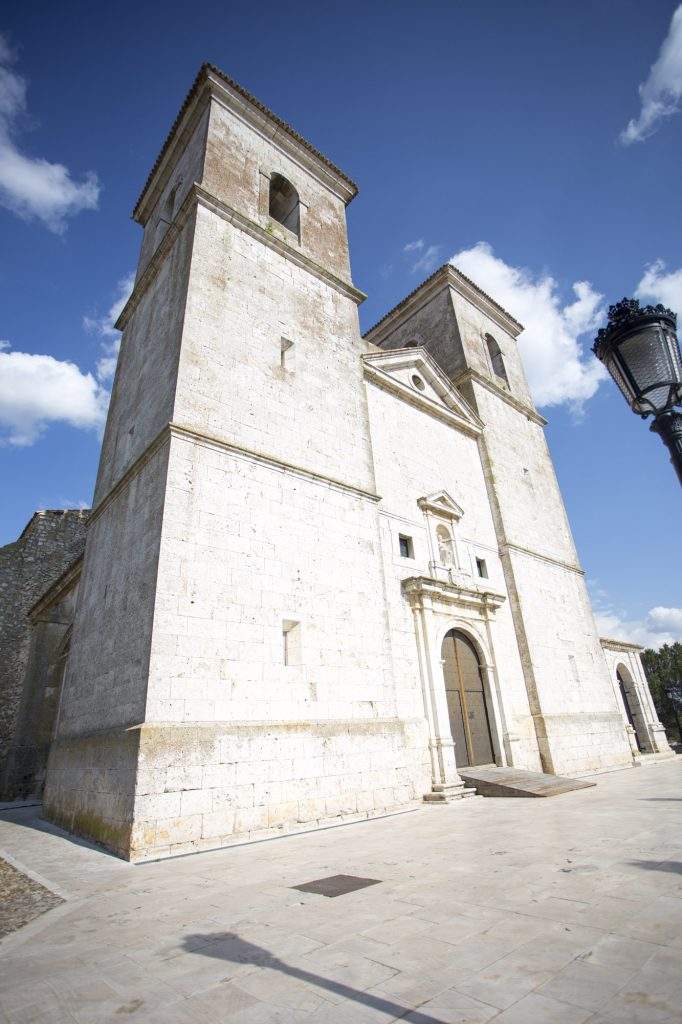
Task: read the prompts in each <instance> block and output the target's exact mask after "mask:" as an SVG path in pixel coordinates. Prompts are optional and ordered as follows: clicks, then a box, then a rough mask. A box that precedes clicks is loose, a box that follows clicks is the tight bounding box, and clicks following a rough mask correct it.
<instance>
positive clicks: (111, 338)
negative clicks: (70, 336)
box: [83, 272, 135, 381]
mask: <svg viewBox="0 0 682 1024" xmlns="http://www.w3.org/2000/svg"><path fill="white" fill-rule="evenodd" d="M134 283H135V274H134V273H132V272H131V273H130V274H126V275H125V277H122V278H121V280H120V281H119V282H118V284H117V285H116V294H115V298H114V301H113V303H112V305H111V306H110V307H109V310H108V312H107V313H105V314H104V316H97V315H95V316H84V317H83V327H84V328H85V330H86V331H87V332H88V333H89V334H97V335H99V336H100V337H101V338H102V339H103V341H102V355H101V357H100V359H99V360H98V362H97V376H98V378H99V379H100V380H101V381H108V380H111V378H112V377H113V376H114V371H115V370H116V361H117V359H118V350H119V348H120V346H121V335H120V332H119V331H117V330H116V328H115V327H114V324H115V323H116V321H117V320H118V318H119V316H120V314H121V310H122V309H123V307H124V306H125V304H126V302H127V301H128V299H129V298H130V293H131V292H132V290H133V285H134Z"/></svg>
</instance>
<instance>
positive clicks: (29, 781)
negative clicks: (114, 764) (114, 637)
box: [4, 560, 80, 800]
mask: <svg viewBox="0 0 682 1024" xmlns="http://www.w3.org/2000/svg"><path fill="white" fill-rule="evenodd" d="M79 565H80V563H79V560H77V561H76V563H75V565H74V566H73V567H72V568H71V569H68V570H67V572H66V573H65V574H64V575H62V576H61V577H60V578H59V580H58V581H57V582H56V583H55V584H54V586H53V587H52V588H50V590H48V591H47V594H46V595H45V596H44V597H42V598H41V599H40V600H39V602H38V604H37V605H36V606H34V608H33V610H32V611H31V613H30V633H31V637H30V649H29V656H28V663H27V666H26V672H25V673H24V684H23V693H22V696H21V702H20V706H19V712H18V715H17V723H16V728H15V730H14V736H13V738H12V743H11V746H10V751H9V755H8V759H7V768H6V771H5V782H4V797H5V799H8V800H10V799H24V798H26V797H30V796H34V797H40V796H41V795H42V792H43V786H44V783H45V772H46V768H47V760H48V756H49V753H50V746H51V744H52V738H53V735H54V729H55V724H56V719H57V713H58V709H59V697H60V693H61V685H62V679H63V676H64V669H65V667H66V663H67V660H68V652H69V640H70V635H71V627H72V625H73V619H74V614H75V608H76V598H77V595H78V577H79V574H80V568H79Z"/></svg>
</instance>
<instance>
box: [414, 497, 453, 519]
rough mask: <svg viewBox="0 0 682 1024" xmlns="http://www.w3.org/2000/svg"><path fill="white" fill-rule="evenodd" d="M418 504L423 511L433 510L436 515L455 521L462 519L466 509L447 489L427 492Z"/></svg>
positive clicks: (418, 500)
mask: <svg viewBox="0 0 682 1024" xmlns="http://www.w3.org/2000/svg"><path fill="white" fill-rule="evenodd" d="M417 504H418V505H419V507H420V509H421V510H422V511H423V512H427V511H428V512H433V513H434V515H437V516H441V517H442V518H444V519H451V520H453V521H454V522H457V520H459V519H461V518H462V516H463V515H464V509H463V508H462V507H461V505H458V504H457V502H456V501H455V499H454V498H452V497H451V496H450V495H449V494H448V492H447V491H436V493H435V494H427V495H426V496H425V497H424V498H418V499H417Z"/></svg>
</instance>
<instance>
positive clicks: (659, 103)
mask: <svg viewBox="0 0 682 1024" xmlns="http://www.w3.org/2000/svg"><path fill="white" fill-rule="evenodd" d="M639 96H640V99H641V101H642V108H641V110H640V112H639V115H638V116H637V117H635V118H633V119H632V120H631V121H630V122H629V123H628V126H627V128H625V129H624V130H623V131H622V132H621V134H620V141H621V142H622V143H623V144H624V145H626V146H629V145H631V144H632V143H633V142H644V140H645V139H648V138H649V136H650V135H653V134H654V132H655V131H657V129H658V128H659V127H660V124H661V121H663V120H664V118H666V117H671V116H672V115H673V114H676V113H678V111H679V110H680V103H681V101H682V4H680V5H679V7H678V8H677V9H676V11H675V13H674V14H673V17H672V21H671V22H670V28H669V29H668V34H667V36H666V37H665V39H664V40H663V45H662V46H661V51H660V53H659V55H658V59H657V60H656V63H655V64H653V65H652V66H651V69H650V71H649V76H648V78H647V80H646V81H645V82H642V84H641V85H640V87H639Z"/></svg>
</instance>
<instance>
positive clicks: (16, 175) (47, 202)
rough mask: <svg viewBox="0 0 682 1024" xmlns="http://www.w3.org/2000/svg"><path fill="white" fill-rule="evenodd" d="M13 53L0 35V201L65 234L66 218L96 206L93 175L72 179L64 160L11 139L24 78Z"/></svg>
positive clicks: (23, 94)
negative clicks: (47, 157)
mask: <svg viewBox="0 0 682 1024" xmlns="http://www.w3.org/2000/svg"><path fill="white" fill-rule="evenodd" d="M13 64H14V55H13V53H12V52H11V50H10V47H9V44H8V43H7V41H6V39H4V37H3V36H2V35H0V203H1V204H2V205H3V206H5V207H6V208H7V209H8V210H11V211H12V213H16V214H17V215H18V216H19V217H23V218H24V219H25V220H31V219H36V220H40V221H42V223H43V224H45V226H46V227H48V228H49V229H50V231H54V232H55V233H56V234H63V232H64V231H66V222H67V219H68V218H69V217H73V216H74V215H75V214H77V213H80V212H81V210H94V209H97V204H98V201H99V193H100V186H99V184H98V181H97V176H96V175H95V174H93V173H89V174H86V176H85V178H84V179H83V180H82V181H80V182H79V181H75V180H74V179H73V178H72V177H71V173H70V171H69V169H68V168H67V167H64V165H63V164H52V163H49V162H48V161H47V160H44V159H42V158H40V157H32V156H27V155H26V154H24V153H22V152H21V150H20V149H19V148H18V147H17V145H16V142H15V138H14V137H15V135H16V130H17V121H18V119H19V118H20V116H21V115H23V114H24V113H25V112H26V81H25V79H23V78H21V77H20V76H19V75H17V74H16V73H15V72H14V71H13V70H12V65H13Z"/></svg>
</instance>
